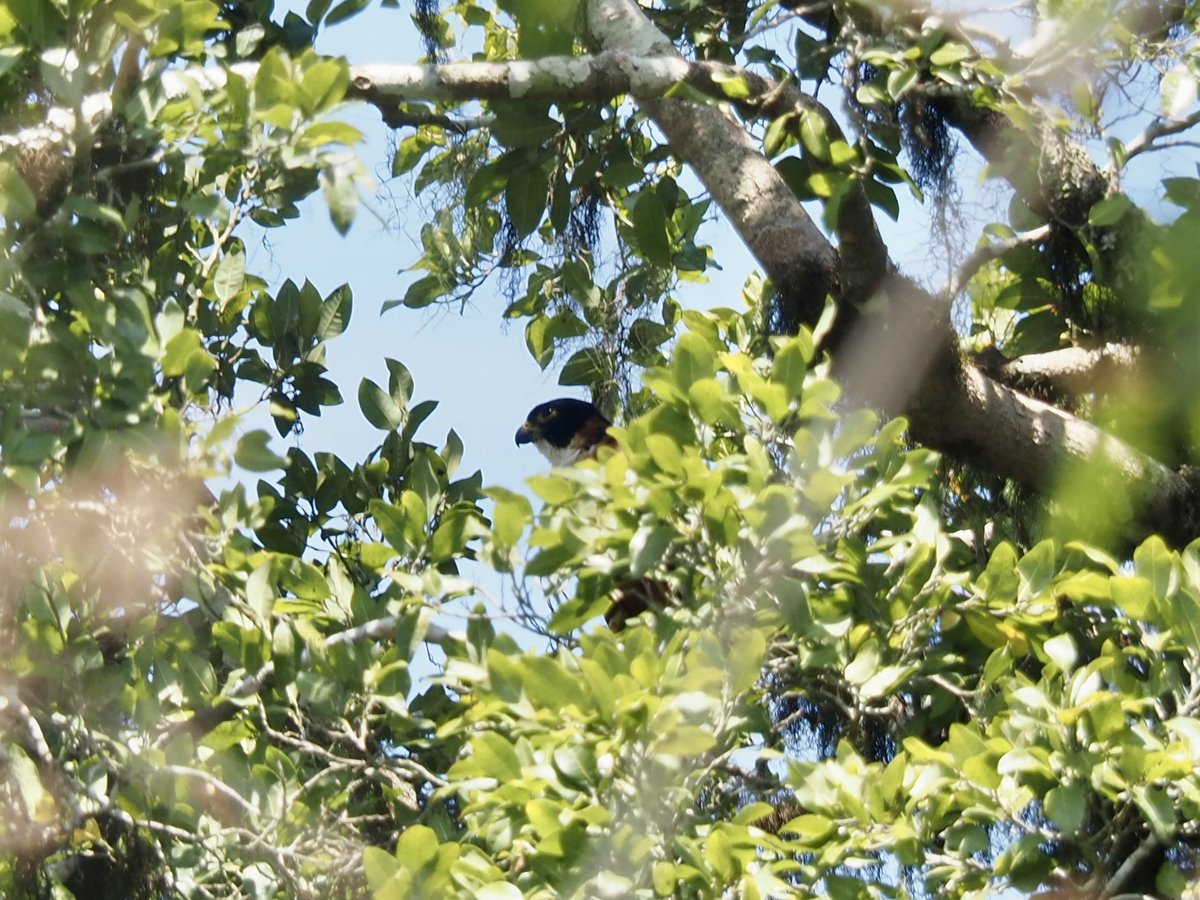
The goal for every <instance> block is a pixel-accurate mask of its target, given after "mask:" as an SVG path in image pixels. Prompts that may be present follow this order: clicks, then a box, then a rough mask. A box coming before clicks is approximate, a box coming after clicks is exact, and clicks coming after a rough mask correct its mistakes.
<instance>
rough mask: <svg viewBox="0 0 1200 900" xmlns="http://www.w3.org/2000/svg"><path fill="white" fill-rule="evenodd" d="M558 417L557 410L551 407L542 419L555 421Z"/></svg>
mask: <svg viewBox="0 0 1200 900" xmlns="http://www.w3.org/2000/svg"><path fill="white" fill-rule="evenodd" d="M557 415H558V410H557V409H556V408H554V407H553V406H551V407H550V408H548V409H547V410H546V414H545V415H544V416H543V417H542V418H544V419H553V418H554V417H555V416H557Z"/></svg>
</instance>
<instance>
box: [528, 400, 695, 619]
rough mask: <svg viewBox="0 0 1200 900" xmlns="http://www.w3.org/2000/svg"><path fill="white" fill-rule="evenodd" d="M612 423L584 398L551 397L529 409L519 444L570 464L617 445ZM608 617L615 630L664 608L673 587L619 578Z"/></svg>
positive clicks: (555, 461) (554, 461)
mask: <svg viewBox="0 0 1200 900" xmlns="http://www.w3.org/2000/svg"><path fill="white" fill-rule="evenodd" d="M610 425H612V423H611V422H610V421H608V419H606V418H604V416H603V415H602V414H601V412H600V410H598V409H596V407H594V406H592V404H590V403H588V402H586V401H584V400H572V399H570V398H564V399H562V400H551V401H550V402H549V403H543V404H542V405H541V406H535V407H534V408H533V409H531V410H530V411H529V416H528V418H526V420H525V424H524V425H522V426H521V427H520V428H518V429H517V445H518V446H520V445H521V444H533V445H534V446H535V447H537V448H538V450H540V451H541V452H542V456H544V457H546V459H548V460H550V463H551V465H555V466H569V465H571V464H573V463H577V462H579V461H580V460H581V459H591V458H592V457H594V456H595V455H596V451H597V450H598V449H599V448H600V447H616V446H617V442H616V440H614V439H613V437H612V435H610V434H609V433H608V427H609V426H610ZM609 601H610V605H609V608H608V611H607V612H606V613H605V614H604V620H605V621H606V622H607V623H608V627H609V628H611V629H612V630H613V631H620V630H621V629H623V628H624V627H625V623H626V622H627V621H628V620H629V619H632V618H633V617H634V616H637V615H640V614H641V613H643V612H645V611H646V610H647V609H651V608H654V609H661V608H662V607H664V606H669V605H671V603H672V592H671V589H670V588H669V587H668V586H667V585H666V584H665V583H664V582H662V581H658V580H655V579H652V578H645V577H642V578H635V577H625V578H622V579H619V581H618V583H617V584H616V585H615V587H614V588H613V592H612V594H611V596H610V598H609Z"/></svg>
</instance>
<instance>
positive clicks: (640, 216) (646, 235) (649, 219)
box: [630, 190, 671, 269]
mask: <svg viewBox="0 0 1200 900" xmlns="http://www.w3.org/2000/svg"><path fill="white" fill-rule="evenodd" d="M630 218H631V219H632V220H633V234H634V237H635V238H636V239H637V245H638V249H639V250H641V252H642V256H644V257H646V259H647V260H649V261H650V262H651V263H653V264H654V265H656V266H661V267H662V268H664V269H665V268H668V267H669V266H670V265H671V238H670V235H669V234H668V233H667V212H666V209H665V208H664V207H663V204H662V200H660V199H659V196H658V194H657V193H656V192H655V191H653V190H645V191H642V193H641V194H640V195H639V196H638V199H637V203H636V204H634V207H633V209H632V210H631V211H630Z"/></svg>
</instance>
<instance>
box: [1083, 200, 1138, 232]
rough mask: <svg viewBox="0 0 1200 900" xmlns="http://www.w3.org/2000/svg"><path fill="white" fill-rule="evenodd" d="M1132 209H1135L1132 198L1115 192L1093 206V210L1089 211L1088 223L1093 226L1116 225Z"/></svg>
mask: <svg viewBox="0 0 1200 900" xmlns="http://www.w3.org/2000/svg"><path fill="white" fill-rule="evenodd" d="M1131 209H1133V201H1132V200H1130V199H1129V198H1128V197H1126V196H1125V195H1124V194H1113V195H1112V196H1111V197H1105V198H1104V199H1103V200H1101V201H1100V202H1099V203H1097V204H1096V205H1095V206H1093V207H1092V209H1091V212H1089V213H1088V224H1089V225H1091V226H1092V227H1093V228H1105V227H1107V226H1109V225H1115V224H1116V223H1117V222H1119V221H1120V220H1121V218H1122V217H1123V216H1124V215H1125V213H1127V212H1129V210H1131Z"/></svg>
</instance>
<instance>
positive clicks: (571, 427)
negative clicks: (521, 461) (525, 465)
mask: <svg viewBox="0 0 1200 900" xmlns="http://www.w3.org/2000/svg"><path fill="white" fill-rule="evenodd" d="M610 425H612V422H610V421H608V419H606V418H604V416H603V415H602V414H601V413H600V410H598V409H596V407H594V406H592V404H590V403H588V402H587V401H586V400H573V399H571V398H570V397H564V398H562V399H561V400H551V401H550V402H549V403H543V404H541V405H540V406H535V407H534V408H533V409H531V410H530V411H529V415H528V417H527V418H526V419H525V424H524V425H522V426H521V427H520V428H518V429H517V446H518V447H519V446H520V445H521V444H533V445H534V446H535V447H537V448H538V450H540V451H541V453H542V456H544V457H546V459H548V460H550V464H551V465H554V466H569V465H571V464H573V463H577V462H579V461H580V460H581V459H590V458H592V457H594V456H595V455H596V451H597V450H598V449H599V448H600V447H615V446H617V442H616V441H615V440H613V437H612V435H610V434H609V433H608V427H609V426H610Z"/></svg>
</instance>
